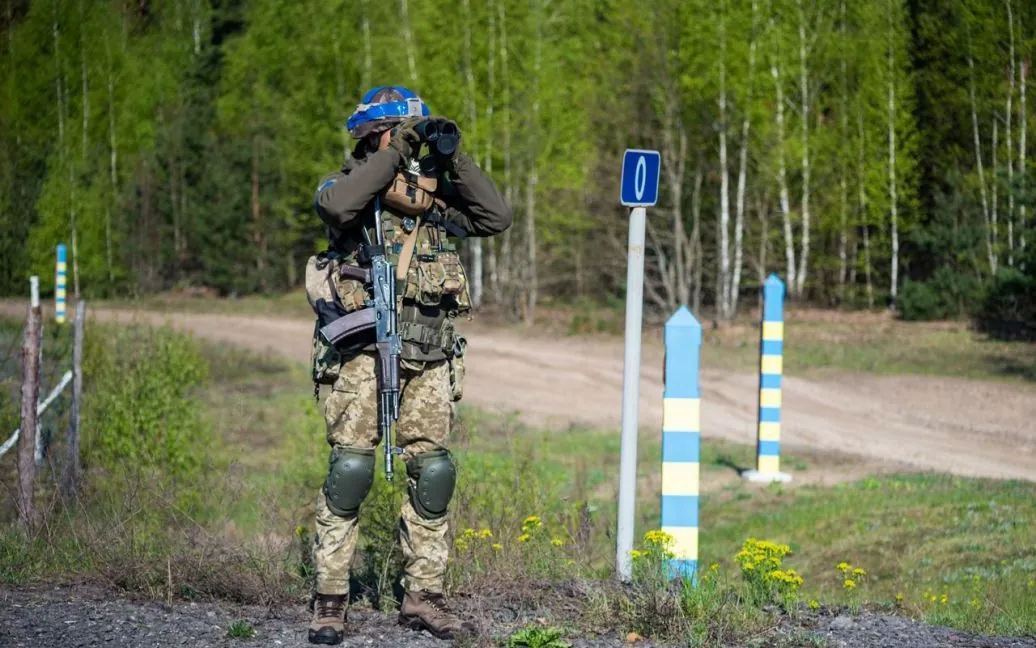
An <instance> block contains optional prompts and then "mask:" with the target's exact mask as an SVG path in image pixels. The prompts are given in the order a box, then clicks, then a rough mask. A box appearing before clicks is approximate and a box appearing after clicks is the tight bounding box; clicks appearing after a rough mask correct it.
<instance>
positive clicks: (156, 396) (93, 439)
mask: <svg viewBox="0 0 1036 648" xmlns="http://www.w3.org/2000/svg"><path fill="white" fill-rule="evenodd" d="M83 355H84V359H85V362H84V367H83V371H84V383H85V384H86V385H87V386H88V390H87V395H86V397H85V399H84V409H83V430H84V433H83V456H84V462H85V463H86V465H87V466H88V467H89V466H96V467H97V468H98V469H101V470H105V471H112V472H120V471H122V470H129V471H142V472H143V473H144V474H147V473H150V472H152V471H155V470H157V471H160V472H161V473H164V474H168V475H171V476H180V475H183V476H186V475H190V474H194V473H195V472H196V471H197V470H198V469H199V467H200V466H201V465H202V464H203V459H204V458H205V457H206V454H207V451H208V448H209V446H210V444H211V431H210V430H209V429H208V427H207V426H206V425H205V423H204V421H203V420H202V418H201V416H200V414H199V412H198V408H197V404H196V403H195V402H194V400H193V399H192V394H193V393H194V390H195V389H196V388H198V387H200V386H201V385H202V384H203V383H204V380H205V377H206V373H207V365H206V364H205V362H204V360H203V358H202V357H201V355H200V353H199V349H198V346H197V345H196V344H195V343H194V342H193V341H192V340H191V339H190V338H189V337H187V336H186V335H184V334H182V333H177V332H174V331H173V330H171V329H167V328H161V329H158V328H150V327H139V328H128V329H127V328H115V327H105V326H92V327H88V328H87V336H86V342H85V349H84V354H83Z"/></svg>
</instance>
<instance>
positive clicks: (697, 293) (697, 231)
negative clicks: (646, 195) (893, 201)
mask: <svg viewBox="0 0 1036 648" xmlns="http://www.w3.org/2000/svg"><path fill="white" fill-rule="evenodd" d="M704 179H705V169H704V165H703V164H702V163H701V161H699V162H698V167H697V168H696V169H695V171H694V189H693V191H692V193H691V218H693V219H694V222H693V223H692V224H691V250H692V257H693V259H694V261H693V264H694V312H695V313H698V314H699V316H700V315H701V294H702V280H703V275H704V273H705V268H704V265H705V260H704V255H703V254H702V253H701V252H702V249H701V193H702V192H701V186H702V182H703V180H704Z"/></svg>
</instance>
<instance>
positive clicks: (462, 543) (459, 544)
mask: <svg viewBox="0 0 1036 648" xmlns="http://www.w3.org/2000/svg"><path fill="white" fill-rule="evenodd" d="M453 546H454V547H456V548H457V551H467V550H468V543H467V541H466V540H465V539H464V538H457V539H456V540H454V541H453Z"/></svg>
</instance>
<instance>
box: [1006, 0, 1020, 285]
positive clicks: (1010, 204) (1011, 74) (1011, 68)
mask: <svg viewBox="0 0 1036 648" xmlns="http://www.w3.org/2000/svg"><path fill="white" fill-rule="evenodd" d="M1004 4H1005V5H1007V27H1008V31H1009V32H1010V34H1009V36H1010V38H1009V39H1008V43H1009V50H1008V71H1007V109H1006V110H1005V112H1004V120H1005V129H1004V139H1005V140H1006V141H1007V265H1009V266H1013V265H1014V218H1015V198H1014V192H1015V187H1014V133H1013V132H1012V130H1011V126H1012V119H1013V117H1014V110H1013V105H1012V104H1013V102H1014V90H1015V68H1016V67H1017V60H1016V59H1015V53H1014V10H1013V7H1012V6H1011V4H1012V0H1005V2H1004Z"/></svg>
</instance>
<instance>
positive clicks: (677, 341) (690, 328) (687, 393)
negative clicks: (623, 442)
mask: <svg viewBox="0 0 1036 648" xmlns="http://www.w3.org/2000/svg"><path fill="white" fill-rule="evenodd" d="M700 349H701V324H699V323H698V320H696V319H694V315H692V314H691V311H689V310H687V308H686V307H684V306H681V307H680V309H679V310H677V311H676V313H675V314H673V316H672V317H671V318H669V321H668V322H666V325H665V394H664V399H663V401H662V531H664V532H665V533H668V534H669V535H670V536H672V537H673V540H674V543H673V546H672V552H673V558H672V559H671V560H670V561H669V569H668V572H669V576H670V577H671V578H673V577H678V576H681V577H684V578H688V579H691V580H694V579H695V575H696V573H697V569H698V480H699V458H700V454H701V452H700V450H701V391H700V389H699V385H698V366H699V362H698V360H699V351H700Z"/></svg>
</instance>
